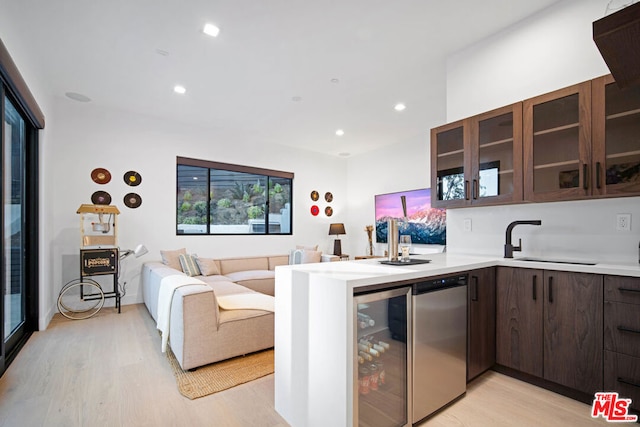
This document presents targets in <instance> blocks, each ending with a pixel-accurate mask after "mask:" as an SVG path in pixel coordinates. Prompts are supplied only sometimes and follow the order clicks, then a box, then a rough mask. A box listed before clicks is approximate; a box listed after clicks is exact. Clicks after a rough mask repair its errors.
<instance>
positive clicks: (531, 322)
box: [496, 267, 603, 394]
mask: <svg viewBox="0 0 640 427" xmlns="http://www.w3.org/2000/svg"><path fill="white" fill-rule="evenodd" d="M496 296H497V303H496V304H497V305H496V363H497V364H500V365H503V366H506V367H509V368H512V369H516V370H518V371H521V372H525V373H527V374H530V375H534V376H537V377H540V378H544V379H546V380H548V381H552V382H554V383H557V384H560V385H563V386H566V387H569V388H572V389H574V390H578V391H581V392H584V393H588V394H593V393H595V392H596V391H602V387H603V377H602V371H603V353H602V348H603V341H602V340H603V326H602V325H603V276H602V275H598V274H586V273H573V272H563V271H551V270H535V269H521V268H510V267H498V269H497V272H496Z"/></svg>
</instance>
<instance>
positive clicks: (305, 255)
mask: <svg viewBox="0 0 640 427" xmlns="http://www.w3.org/2000/svg"><path fill="white" fill-rule="evenodd" d="M320 261H322V252H320V251H308V250H303V251H302V264H307V263H310V262H320Z"/></svg>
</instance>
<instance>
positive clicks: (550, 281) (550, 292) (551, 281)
mask: <svg viewBox="0 0 640 427" xmlns="http://www.w3.org/2000/svg"><path fill="white" fill-rule="evenodd" d="M549 302H553V277H549Z"/></svg>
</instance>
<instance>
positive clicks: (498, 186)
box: [469, 102, 522, 205]
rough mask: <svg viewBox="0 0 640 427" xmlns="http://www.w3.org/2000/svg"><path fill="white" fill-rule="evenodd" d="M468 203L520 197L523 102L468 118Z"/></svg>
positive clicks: (486, 202)
mask: <svg viewBox="0 0 640 427" xmlns="http://www.w3.org/2000/svg"><path fill="white" fill-rule="evenodd" d="M469 121H470V126H471V203H472V204H473V205H478V204H483V205H485V204H498V203H509V202H517V201H521V200H522V103H521V102H518V103H516V104H513V105H509V106H507V107H503V108H499V109H497V110H493V111H489V112H487V113H484V114H480V115H478V116H474V117H471V118H470V119H469Z"/></svg>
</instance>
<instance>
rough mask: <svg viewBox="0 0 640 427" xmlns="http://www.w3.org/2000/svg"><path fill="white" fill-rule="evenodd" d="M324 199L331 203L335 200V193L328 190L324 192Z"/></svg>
mask: <svg viewBox="0 0 640 427" xmlns="http://www.w3.org/2000/svg"><path fill="white" fill-rule="evenodd" d="M324 199H325V200H326V201H327V203H331V202H332V201H333V194H331V193H330V192H329V191H327V192H326V193H324Z"/></svg>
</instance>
